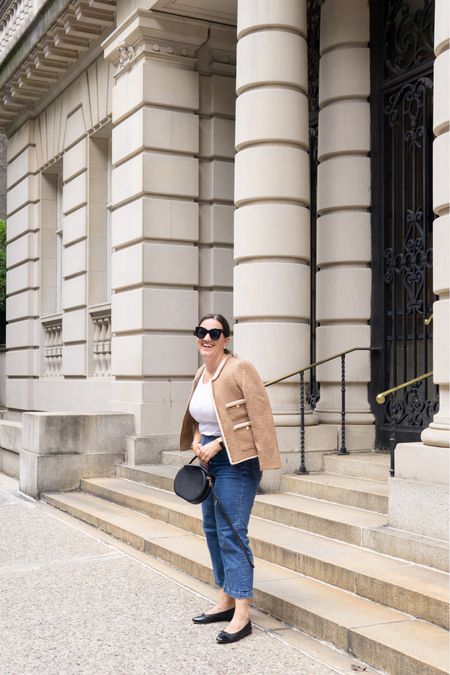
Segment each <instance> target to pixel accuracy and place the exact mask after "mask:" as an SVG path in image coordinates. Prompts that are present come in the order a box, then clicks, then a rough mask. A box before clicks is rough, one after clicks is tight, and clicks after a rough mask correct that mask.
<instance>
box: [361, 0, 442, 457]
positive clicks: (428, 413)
mask: <svg viewBox="0 0 450 675" xmlns="http://www.w3.org/2000/svg"><path fill="white" fill-rule="evenodd" d="M433 28H434V1H433V0H431V1H430V0H409V1H404V0H384V1H381V2H380V0H373V2H372V7H371V47H372V52H371V63H372V97H371V104H372V105H371V114H372V171H373V183H372V192H373V194H372V204H373V209H372V211H373V217H372V237H373V239H372V246H373V262H374V265H373V274H374V292H373V302H372V335H373V337H372V344H379V345H382V346H383V350H382V352H381V353H380V354H377V355H375V356H374V357H373V363H372V373H373V378H372V393H373V394H374V393H376V392H379V391H382V390H384V389H388V388H390V387H395V386H396V385H397V384H401V383H402V382H405V381H406V380H409V379H411V378H414V377H417V376H418V375H421V374H422V373H425V372H427V371H429V370H431V369H432V349H431V347H432V324H430V325H429V326H426V325H425V319H426V318H428V317H429V315H430V314H431V312H432V304H433V293H432V223H433V210H432V141H433V125H432V120H433V108H432V103H433V58H434V57H433ZM372 398H373V397H372ZM436 407H437V392H436V389H435V387H434V385H433V384H432V382H430V381H428V380H427V381H424V382H422V383H420V384H419V385H417V386H416V387H411V388H409V389H407V390H405V392H404V393H399V394H397V397H396V398H395V397H391V398H390V399H389V402H388V403H387V405H386V406H382V407H381V406H376V407H374V412H375V414H376V415H377V427H378V444H379V445H380V446H381V447H386V446H387V440H388V435H389V429H390V426H391V421H392V416H393V415H395V417H396V421H397V423H398V425H399V426H398V435H397V440H399V441H402V440H403V441H405V440H418V438H419V434H420V431H421V430H422V428H423V427H424V426H427V425H428V423H429V422H430V421H431V419H432V416H433V414H434V412H435V410H436ZM376 408H378V409H376Z"/></svg>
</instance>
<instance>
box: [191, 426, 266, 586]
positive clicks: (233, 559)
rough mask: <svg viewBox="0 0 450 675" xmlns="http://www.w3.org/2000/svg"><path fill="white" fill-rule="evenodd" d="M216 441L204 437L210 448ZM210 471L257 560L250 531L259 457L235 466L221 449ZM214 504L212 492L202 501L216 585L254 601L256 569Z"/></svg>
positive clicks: (203, 441) (203, 442)
mask: <svg viewBox="0 0 450 675" xmlns="http://www.w3.org/2000/svg"><path fill="white" fill-rule="evenodd" d="M213 440H214V436H202V439H201V444H202V445H206V444H207V443H210V442H211V441H213ZM208 470H209V472H210V473H211V475H213V476H214V478H215V483H214V489H215V491H216V493H217V496H218V497H219V499H220V501H221V503H222V505H223V507H224V509H225V511H226V513H227V516H228V518H229V519H230V521H231V522H232V523H233V526H234V528H235V529H236V531H237V532H238V534H239V536H240V538H241V540H242V542H243V544H244V545H245V547H246V549H247V551H248V554H249V556H250V558H251V559H252V560H253V554H252V552H251V549H250V546H249V542H248V536H247V528H248V521H249V518H250V513H251V510H252V507H253V502H254V501H255V495H256V489H257V487H258V484H259V481H260V480H261V471H260V469H259V461H258V458H254V459H248V460H247V461H245V462H241V463H240V464H234V465H233V464H230V462H229V460H228V455H227V452H226V450H221V451H220V452H219V453H218V454H217V455H215V456H214V457H213V458H212V460H211V461H210V463H209V464H208ZM214 502H215V500H214V498H213V495H212V493H211V492H210V494H209V496H208V498H207V499H205V501H204V502H202V513H203V529H204V532H205V535H206V541H207V543H208V548H209V553H210V555H211V560H212V565H213V571H214V579H215V582H216V584H217V586H219V587H220V588H223V590H224V591H225V593H227V595H230V596H231V597H233V598H251V597H252V595H253V568H252V567H251V566H250V564H249V562H248V560H247V558H246V556H245V554H244V552H243V550H242V549H241V547H240V546H239V544H238V542H237V541H236V539H235V537H234V535H233V532H232V530H231V528H230V527H229V526H228V525H227V523H226V521H225V519H224V518H223V516H222V513H221V511H220V509H219V507H218V505H217V503H214Z"/></svg>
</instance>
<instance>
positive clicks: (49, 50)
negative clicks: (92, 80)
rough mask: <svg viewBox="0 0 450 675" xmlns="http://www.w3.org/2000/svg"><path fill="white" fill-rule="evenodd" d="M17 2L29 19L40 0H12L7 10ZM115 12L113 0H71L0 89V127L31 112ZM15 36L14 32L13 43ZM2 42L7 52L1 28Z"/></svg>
mask: <svg viewBox="0 0 450 675" xmlns="http://www.w3.org/2000/svg"><path fill="white" fill-rule="evenodd" d="M20 3H22V5H23V6H24V7H25V6H26V7H27V8H28V12H29V15H30V16H31V19H30V21H28V23H30V22H31V20H32V19H33V18H34V17H35V16H36V13H37V10H36V7H38V6H40V4H42V0H16V1H15V2H14V3H13V4H12V5H11V10H12V8H14V7H16V6H18V5H19V4H20ZM33 8H34V9H33ZM8 11H9V10H8ZM115 13H116V0H73V2H71V3H70V4H69V5H68V6H67V7H66V9H65V10H64V11H63V13H62V14H60V16H59V17H58V18H57V20H56V21H55V23H54V24H53V25H52V26H51V27H50V28H49V29H48V30H47V31H46V33H45V35H44V36H43V37H42V39H40V40H39V41H38V42H37V43H36V45H34V46H33V48H32V49H31V51H30V52H29V53H28V55H27V56H26V58H25V60H24V61H23V62H22V63H21V65H20V67H19V68H18V69H17V70H16V71H15V72H14V73H13V74H12V76H11V77H10V78H9V79H8V80H7V81H6V82H5V83H4V84H3V86H2V88H1V89H0V128H1V127H6V126H8V124H10V123H11V122H12V120H13V119H14V118H15V117H16V116H17V115H18V114H20V113H23V112H26V111H27V110H28V111H30V112H31V113H32V112H33V110H34V108H35V104H36V103H37V101H39V99H41V98H42V97H43V96H45V95H46V94H47V92H48V91H49V90H50V88H51V87H54V86H55V85H56V84H57V83H58V82H59V81H60V80H62V79H63V78H64V77H65V76H66V73H67V71H68V70H69V68H71V66H74V67H75V66H76V64H77V63H78V61H79V59H80V57H81V56H82V55H83V54H84V53H85V52H87V51H88V50H89V49H91V48H92V47H93V46H94V45H95V44H96V43H97V44H98V42H99V41H100V39H101V37H102V36H103V35H104V34H105V31H107V30H109V29H111V28H112V27H113V26H114V22H115ZM27 16H28V15H27ZM2 20H3V17H2ZM2 20H0V40H1V36H2V33H1V27H2ZM27 20H28V19H27ZM24 24H25V20H24V21H23V22H22V25H24ZM27 25H28V24H27ZM24 31H25V28H24V30H23V31H22V33H23V32H24ZM8 35H9V37H8ZM8 40H9V41H8ZM16 40H17V36H16V34H14V43H15V42H16ZM1 44H2V43H1V42H0V48H1ZM3 45H4V49H6V52H5V55H7V54H8V52H9V51H10V49H12V47H13V44H11V36H10V34H9V33H8V34H7V33H6V32H5V35H4V41H3ZM0 58H1V53H0Z"/></svg>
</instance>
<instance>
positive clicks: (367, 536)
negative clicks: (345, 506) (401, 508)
mask: <svg viewBox="0 0 450 675" xmlns="http://www.w3.org/2000/svg"><path fill="white" fill-rule="evenodd" d="M363 546H365V547H366V548H370V549H372V550H373V551H378V552H379V553H385V554H386V555H391V556H394V557H395V558H405V560H409V561H411V562H414V563H417V564H419V565H427V566H428V567H434V568H435V569H437V570H441V571H442V572H449V571H450V556H449V544H448V541H444V540H442V539H433V538H432V537H424V536H422V535H418V534H413V533H412V532H405V531H404V530H397V529H396V528H394V527H375V528H367V529H365V530H363Z"/></svg>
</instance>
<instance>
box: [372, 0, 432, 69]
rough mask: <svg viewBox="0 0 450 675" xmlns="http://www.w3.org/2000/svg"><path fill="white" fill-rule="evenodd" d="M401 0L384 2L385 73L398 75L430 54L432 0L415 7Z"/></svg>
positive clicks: (421, 61)
mask: <svg viewBox="0 0 450 675" xmlns="http://www.w3.org/2000/svg"><path fill="white" fill-rule="evenodd" d="M411 4H412V3H409V2H404V0H390V1H389V2H388V3H387V12H386V21H385V32H384V66H385V75H386V77H389V76H390V75H399V74H400V73H404V72H407V71H409V70H411V68H414V67H415V66H419V65H421V64H422V63H424V62H426V61H428V60H430V59H432V57H433V31H434V0H425V2H424V3H423V7H421V8H419V9H415V10H414V8H413V7H411Z"/></svg>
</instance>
